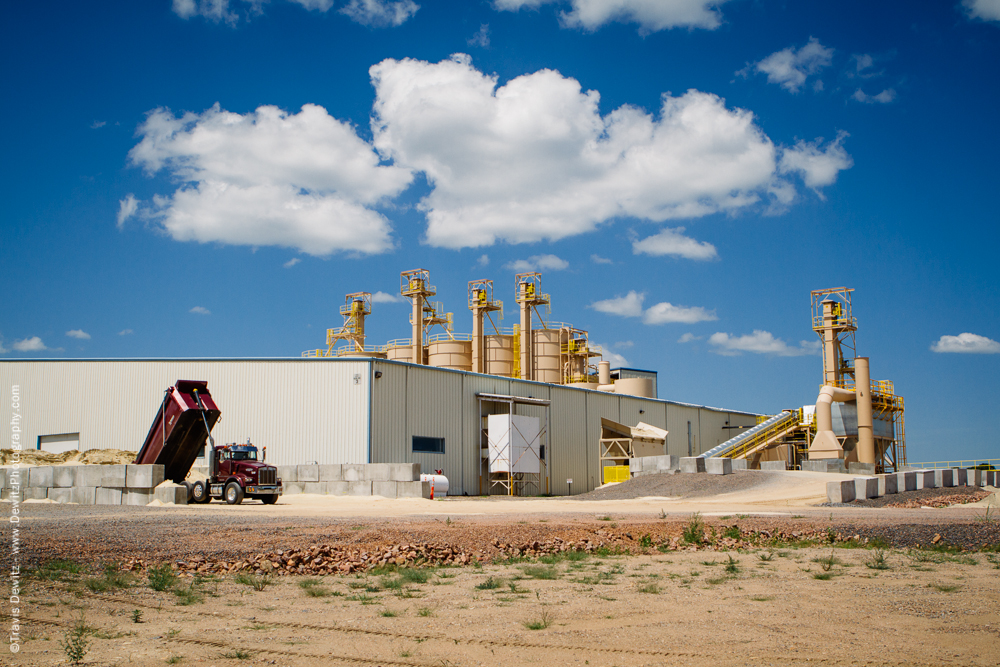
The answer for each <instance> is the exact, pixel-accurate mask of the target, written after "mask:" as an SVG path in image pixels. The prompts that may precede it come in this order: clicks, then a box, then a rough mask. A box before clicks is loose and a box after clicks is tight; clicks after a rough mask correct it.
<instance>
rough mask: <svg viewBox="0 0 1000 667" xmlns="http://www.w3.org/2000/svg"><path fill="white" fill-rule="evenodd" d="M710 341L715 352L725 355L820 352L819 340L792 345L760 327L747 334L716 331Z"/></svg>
mask: <svg viewBox="0 0 1000 667" xmlns="http://www.w3.org/2000/svg"><path fill="white" fill-rule="evenodd" d="M708 342H709V344H710V345H714V346H715V347H716V350H715V352H717V353H718V354H721V355H724V356H736V355H738V354H740V353H742V352H753V353H755V354H771V355H774V356H777V357H799V356H802V355H807V354H818V353H819V341H814V342H809V341H801V342H800V343H799V346H798V347H792V346H790V345H789V344H788V343H786V342H785V341H783V340H781V339H780V338H775V337H774V335H773V334H771V332H769V331H761V330H760V329H754V332H753V333H752V334H749V335H745V336H731V335H730V334H727V333H722V332H719V333H714V334H712V335H711V336H710V337H709V339H708Z"/></svg>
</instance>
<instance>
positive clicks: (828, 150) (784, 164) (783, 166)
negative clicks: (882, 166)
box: [778, 132, 854, 199]
mask: <svg viewBox="0 0 1000 667" xmlns="http://www.w3.org/2000/svg"><path fill="white" fill-rule="evenodd" d="M849 136H850V135H849V134H847V132H840V133H838V134H837V138H836V139H834V140H833V141H831V142H829V143H828V144H827V145H826V147H825V148H824V147H822V145H823V139H822V138H819V139H816V141H813V142H808V141H800V142H798V143H797V144H795V146H794V147H792V148H786V149H785V150H784V151H783V152H782V154H781V163H780V164H779V167H778V168H779V171H781V173H783V174H789V173H796V172H798V173H799V174H800V175H801V176H802V180H803V182H804V183H805V184H806V187H808V188H812V190H813V191H814V192H815V193H816V195H817V196H818V197H819V198H820V199H825V197H824V196H823V194H822V193H821V192H820V191H819V189H820V188H822V187H826V186H828V185H833V184H834V183H835V182H836V180H837V174H839V173H840V172H841V171H843V170H844V169H850V168H851V167H852V166H854V160H853V159H852V158H851V156H850V155H848V154H847V151H846V150H844V145H843V144H844V139H846V138H847V137H849Z"/></svg>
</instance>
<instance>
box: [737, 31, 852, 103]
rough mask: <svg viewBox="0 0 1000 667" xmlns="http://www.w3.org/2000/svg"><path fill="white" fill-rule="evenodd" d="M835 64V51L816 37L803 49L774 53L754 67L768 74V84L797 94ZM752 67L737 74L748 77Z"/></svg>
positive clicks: (791, 48) (811, 38) (783, 50)
mask: <svg viewBox="0 0 1000 667" xmlns="http://www.w3.org/2000/svg"><path fill="white" fill-rule="evenodd" d="M831 62H833V49H830V48H827V47H825V46H823V45H822V44H820V43H819V40H817V39H816V38H815V37H810V38H809V42H808V43H807V44H806V45H805V46H803V47H802V48H800V49H798V50H795V48H794V47H791V46H790V47H788V48H787V49H782V50H781V51H777V52H775V53H772V54H771V55H769V56H768V57H766V58H764V59H763V60H761V61H760V62H757V63H754V64H753V65H752V67H753V70H754V71H755V72H757V73H758V74H766V75H767V81H768V83H776V84H778V85H779V86H781V87H782V88H784V89H785V90H790V91H791V92H793V93H797V92H798V91H799V89H800V88H802V86H803V85H805V82H806V79H808V78H809V77H810V76H812V75H814V74H818V73H819V72H820V70H822V69H823V68H825V67H829V66H830V63H831ZM750 67H751V66H749V65H748V66H747V68H746V69H743V70H740V71H739V72H737V74H739V75H742V76H747V75H748V74H749V70H750Z"/></svg>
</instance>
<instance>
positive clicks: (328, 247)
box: [129, 104, 412, 256]
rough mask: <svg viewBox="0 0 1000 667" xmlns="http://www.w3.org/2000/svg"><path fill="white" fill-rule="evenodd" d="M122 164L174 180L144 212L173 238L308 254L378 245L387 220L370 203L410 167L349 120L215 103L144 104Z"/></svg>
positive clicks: (385, 241)
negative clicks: (385, 155) (187, 109)
mask: <svg viewBox="0 0 1000 667" xmlns="http://www.w3.org/2000/svg"><path fill="white" fill-rule="evenodd" d="M139 135H140V136H142V140H141V141H140V142H139V143H138V144H137V145H136V146H135V147H133V148H132V150H131V151H129V158H130V159H131V161H132V163H133V164H135V165H137V166H141V167H143V169H145V171H146V172H147V173H148V174H150V175H152V174H155V173H156V172H159V171H161V170H164V171H166V172H168V173H169V175H170V176H171V177H172V178H173V179H174V180H175V181H178V182H179V185H178V187H177V189H176V190H175V191H174V193H173V194H171V195H168V196H166V197H163V196H156V197H154V200H153V207H152V210H148V211H145V213H144V214H145V215H146V216H147V217H150V218H152V219H154V220H158V221H159V223H160V224H161V225H162V226H163V229H164V230H166V232H167V233H168V234H170V235H171V236H172V237H173V238H174V239H176V240H178V241H198V242H201V243H210V242H221V243H228V244H233V245H250V246H263V245H274V246H282V247H289V248H295V249H297V250H300V251H302V252H305V253H307V254H310V255H318V256H322V255H329V254H331V253H333V252H337V251H353V252H358V253H378V252H383V251H385V250H388V249H389V248H390V247H391V245H392V243H391V240H390V237H389V231H390V229H389V222H388V220H386V218H385V217H384V216H383V215H382V214H381V213H379V212H377V211H376V210H374V208H373V207H374V206H376V205H378V204H379V203H380V202H382V201H383V200H385V199H387V198H391V197H393V196H395V195H397V194H399V193H400V192H401V191H403V190H404V189H405V188H406V187H408V185H409V184H410V181H411V180H412V174H411V173H410V172H409V171H408V170H406V169H402V168H399V167H395V166H385V165H381V164H380V163H379V162H380V161H379V157H378V155H376V154H375V152H374V151H373V150H372V148H371V146H369V145H368V144H367V143H366V142H365V141H363V140H362V139H361V138H359V137H358V135H357V133H356V132H355V130H354V128H353V127H352V126H351V125H350V124H349V123H345V122H341V121H339V120H337V119H335V118H332V117H331V116H330V115H329V114H327V112H326V110H325V109H323V108H322V107H318V106H315V105H311V104H307V105H305V106H303V107H302V110H301V111H300V112H299V113H297V114H291V113H288V112H285V111H282V110H280V109H278V108H277V107H273V106H262V107H260V108H258V109H257V110H256V111H253V112H250V113H247V114H244V115H240V114H236V113H230V112H227V111H224V110H222V109H220V108H219V105H215V106H214V107H212V108H211V109H208V110H207V111H205V112H203V113H201V114H196V113H186V114H184V115H183V116H181V117H175V116H174V114H173V113H171V112H170V111H169V110H167V109H157V110H155V111H152V112H151V113H150V114H149V115H148V117H147V118H146V121H145V122H144V123H143V124H142V125H141V126H140V127H139Z"/></svg>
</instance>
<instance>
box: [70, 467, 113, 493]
mask: <svg viewBox="0 0 1000 667" xmlns="http://www.w3.org/2000/svg"><path fill="white" fill-rule="evenodd" d="M106 467H107V466H101V465H93V466H74V468H76V470H75V471H74V472H73V486H76V487H82V488H88V487H94V488H96V487H98V486H104V470H103V468H106ZM108 486H110V484H109V485H108Z"/></svg>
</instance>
